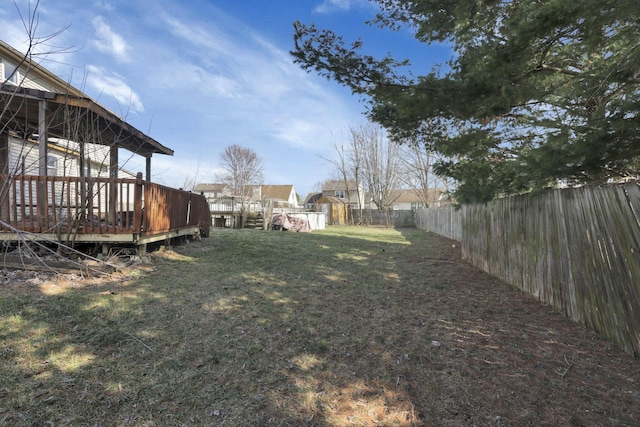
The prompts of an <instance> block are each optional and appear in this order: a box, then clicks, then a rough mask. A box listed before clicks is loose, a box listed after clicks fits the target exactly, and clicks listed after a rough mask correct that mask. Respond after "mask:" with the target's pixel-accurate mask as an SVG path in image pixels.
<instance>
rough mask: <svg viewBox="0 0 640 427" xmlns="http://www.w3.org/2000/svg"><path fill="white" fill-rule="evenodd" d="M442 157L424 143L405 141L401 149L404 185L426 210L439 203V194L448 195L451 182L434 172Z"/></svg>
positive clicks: (401, 175)
mask: <svg viewBox="0 0 640 427" xmlns="http://www.w3.org/2000/svg"><path fill="white" fill-rule="evenodd" d="M440 159H441V155H440V154H437V153H435V152H434V151H432V150H431V149H430V147H429V144H428V143H426V142H424V141H418V140H411V141H405V142H404V143H403V145H402V149H401V155H400V160H401V168H402V173H401V174H400V177H401V180H402V183H403V184H404V186H405V187H406V188H408V189H410V190H411V191H412V192H413V193H414V194H416V196H417V197H418V198H419V199H420V202H421V203H422V205H423V206H424V207H425V208H428V207H431V206H432V205H433V204H434V202H436V201H437V197H438V196H439V195H440V194H439V193H440V192H441V191H442V192H444V193H448V191H449V182H448V181H447V179H445V178H442V177H439V176H437V175H436V174H435V173H434V172H433V165H434V163H435V162H436V161H438V160H440Z"/></svg>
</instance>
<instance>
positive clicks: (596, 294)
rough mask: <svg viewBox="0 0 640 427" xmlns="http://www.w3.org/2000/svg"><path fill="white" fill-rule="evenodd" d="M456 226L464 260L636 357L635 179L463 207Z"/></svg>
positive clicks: (639, 347) (639, 254)
mask: <svg viewBox="0 0 640 427" xmlns="http://www.w3.org/2000/svg"><path fill="white" fill-rule="evenodd" d="M421 215H423V213H421ZM424 215H425V216H428V214H426V213H424ZM421 221H422V222H420V224H421V225H420V227H421V228H425V229H429V228H428V227H423V226H422V224H425V223H427V220H421ZM460 225H461V228H462V233H461V239H460V240H461V242H462V244H461V246H462V253H463V257H464V258H465V259H467V260H469V261H470V262H471V263H472V264H474V265H475V266H477V267H479V268H482V269H483V270H485V271H487V272H488V273H490V274H492V275H494V276H496V277H498V278H500V279H503V280H505V281H506V282H508V283H511V284H513V285H515V286H518V287H519V288H521V289H523V290H525V291H527V292H529V293H531V294H533V295H535V296H536V297H538V298H539V299H540V300H542V301H544V302H546V303H548V304H550V305H552V306H553V307H554V308H556V309H558V310H560V311H562V312H563V313H564V314H565V315H566V316H568V317H569V318H571V319H572V320H574V321H576V322H580V323H582V324H585V325H586V326H588V327H590V328H591V329H593V330H594V331H596V332H597V333H598V334H599V335H601V336H603V337H605V338H607V339H610V340H612V341H614V342H615V343H616V344H618V345H619V346H620V347H621V348H623V349H624V350H625V351H627V352H629V353H631V354H633V355H635V356H638V355H640V187H639V186H638V185H637V184H624V185H611V186H606V187H583V188H576V189H563V190H550V191H547V192H545V193H543V194H539V195H535V196H529V195H527V196H518V197H510V198H505V199H499V200H496V201H493V202H491V203H487V204H484V205H467V206H463V207H462V208H461V210H460ZM433 231H436V230H433Z"/></svg>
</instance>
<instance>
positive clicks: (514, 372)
mask: <svg viewBox="0 0 640 427" xmlns="http://www.w3.org/2000/svg"><path fill="white" fill-rule="evenodd" d="M430 236H431V237H432V238H431V239H429V240H430V241H429V244H428V253H426V254H424V255H417V254H413V255H412V256H411V257H409V258H399V259H397V264H398V270H400V271H404V272H405V274H404V275H403V276H402V281H403V283H404V284H409V283H415V282H420V281H423V282H424V284H425V287H424V289H429V293H430V295H429V296H428V298H423V297H420V298H416V297H415V295H405V296H404V297H403V298H401V299H402V301H403V302H402V304H403V307H404V308H405V309H407V311H413V310H412V309H419V310H421V311H422V312H423V313H424V315H422V316H416V317H415V318H413V319H411V321H412V322H413V325H412V328H411V329H412V330H411V332H410V333H411V334H412V335H413V334H420V332H419V331H420V330H422V331H424V334H428V335H429V336H430V337H431V338H432V345H431V347H430V348H429V351H427V352H426V353H418V354H407V360H408V361H409V360H410V361H411V362H412V363H411V364H409V363H407V366H409V365H412V366H411V368H409V367H408V368H407V372H406V376H405V378H404V379H405V380H406V381H407V384H408V385H407V387H408V391H409V395H411V396H412V402H413V404H414V405H415V406H416V407H417V408H420V409H421V411H422V413H421V419H422V420H425V421H427V420H431V421H430V422H433V423H434V424H435V425H461V424H462V425H498V426H500V425H514V426H516V425H517V426H519V425H532V426H540V425H548V426H555V425H577V426H600V425H603V426H604V425H607V426H609V425H611V426H637V425H640V361H639V360H637V359H635V358H633V357H632V356H630V355H628V354H625V353H624V352H622V351H621V350H620V349H618V348H616V347H615V346H614V345H613V344H612V343H611V342H608V341H606V340H603V339H601V338H598V337H597V336H596V335H595V334H594V333H593V332H592V331H590V330H587V329H586V328H584V327H582V326H580V325H578V324H576V323H573V322H571V321H570V320H568V319H567V318H565V317H564V316H563V315H561V314H559V313H558V312H556V311H555V310H554V309H552V308H551V307H549V306H547V305H544V304H542V303H541V302H540V301H538V300H537V299H535V298H534V297H532V296H530V295H527V294H525V293H523V292H521V291H520V290H518V289H516V288H514V287H513V286H510V285H508V284H506V283H503V282H501V281H499V280H497V279H496V278H494V277H492V276H490V275H488V274H486V273H484V272H482V271H480V270H478V269H476V268H474V267H473V266H471V265H469V264H467V263H466V262H464V261H463V260H462V259H461V257H460V250H459V247H458V245H456V242H453V241H451V240H448V239H445V238H442V237H439V236H435V235H430ZM425 249H426V248H425ZM432 254H436V255H432ZM408 288H412V287H411V286H408ZM425 303H426V305H425ZM416 304H418V305H419V306H420V307H416V306H415V305H416ZM406 320H407V319H405V321H406ZM421 367H422V368H423V369H421ZM436 420H437V421H436ZM430 422H429V424H430Z"/></svg>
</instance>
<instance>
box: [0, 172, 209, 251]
mask: <svg viewBox="0 0 640 427" xmlns="http://www.w3.org/2000/svg"><path fill="white" fill-rule="evenodd" d="M0 183H1V184H0V240H2V241H17V240H22V239H24V237H25V236H29V238H30V239H35V240H53V241H57V242H62V243H72V242H95V243H103V244H105V245H106V244H135V245H139V246H140V245H146V244H147V243H151V242H155V241H160V240H166V239H170V238H173V237H178V236H190V235H191V236H194V235H203V236H206V235H208V233H209V227H210V224H211V213H210V210H209V206H208V203H207V202H206V200H205V198H204V197H203V196H201V195H198V194H195V193H191V192H188V191H182V190H176V189H174V188H171V187H166V186H162V185H159V184H154V183H150V182H146V181H143V180H142V175H141V174H139V175H138V178H137V179H122V178H119V179H110V178H82V177H59V176H28V175H18V176H11V177H7V176H2V175H0Z"/></svg>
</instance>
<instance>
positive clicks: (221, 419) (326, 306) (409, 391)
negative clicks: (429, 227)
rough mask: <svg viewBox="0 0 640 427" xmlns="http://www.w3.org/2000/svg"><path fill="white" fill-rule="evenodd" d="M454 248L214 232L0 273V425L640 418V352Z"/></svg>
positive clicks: (417, 240) (348, 236)
mask: <svg viewBox="0 0 640 427" xmlns="http://www.w3.org/2000/svg"><path fill="white" fill-rule="evenodd" d="M453 244H454V242H452V241H449V240H447V239H444V238H441V237H438V236H436V235H433V234H428V233H424V232H421V231H418V230H415V229H399V230H394V229H386V228H362V227H330V228H328V229H327V230H323V231H315V232H313V233H288V232H273V231H272V232H267V231H255V230H227V229H212V234H211V237H210V238H207V239H204V240H202V241H199V242H195V243H190V244H188V245H185V246H181V247H176V248H173V250H170V251H164V252H160V253H155V254H152V255H151V259H152V262H151V264H149V265H147V266H145V267H141V268H138V269H136V270H133V271H131V272H130V273H129V274H128V275H125V276H122V277H116V278H112V279H110V280H104V279H103V280H88V281H83V280H81V279H80V278H76V277H73V276H62V277H52V278H50V279H46V280H45V279H42V278H34V279H31V280H28V281H18V280H14V279H11V278H10V277H13V276H9V275H7V274H5V276H4V277H5V280H4V283H2V281H0V292H1V298H0V425H12V426H13V425H15V426H67V425H70V426H127V425H132V426H182V425H227V426H260V425H265V426H348V425H351V426H375V425H385V426H413V425H427V426H429V425H433V426H459V425H477V426H485V425H486V426H523V425H531V426H542V425H548V426H551V425H554V426H555V425H603V426H604V425H616V426H625V425H628V426H631V425H640V361H638V360H637V359H634V358H633V357H631V356H629V355H626V354H624V353H623V352H621V351H620V350H618V349H617V348H615V347H614V346H613V345H612V344H610V343H609V342H607V341H604V340H601V339H599V338H597V337H596V336H595V335H594V334H593V333H591V332H590V331H588V330H586V329H584V328H582V327H580V326H578V325H576V324H573V323H571V322H570V321H568V320H566V319H565V318H564V317H562V316H561V315H559V314H557V313H556V312H554V311H553V310H551V309H550V308H549V307H547V306H544V305H542V304H541V303H540V302H538V301H537V300H535V299H534V298H532V297H529V296H527V295H524V294H523V293H521V292H519V291H518V290H516V289H514V288H512V287H510V286H508V285H506V284H504V283H502V282H500V281H498V280H496V279H494V278H492V277H491V276H488V275H486V274H484V273H482V272H480V271H478V270H477V269H475V268H473V267H471V266H469V265H468V264H466V263H465V262H463V261H462V260H461V259H460V254H459V249H458V248H457V247H454V245H453ZM7 277H9V278H8V279H7Z"/></svg>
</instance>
